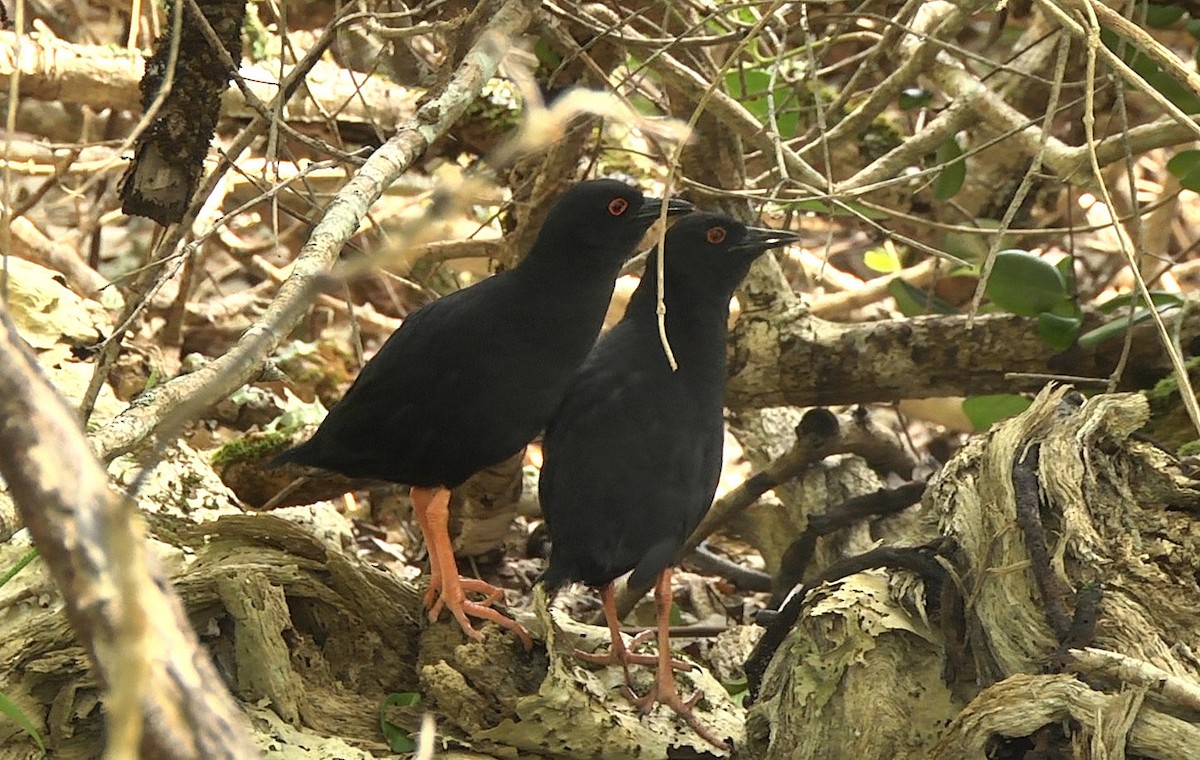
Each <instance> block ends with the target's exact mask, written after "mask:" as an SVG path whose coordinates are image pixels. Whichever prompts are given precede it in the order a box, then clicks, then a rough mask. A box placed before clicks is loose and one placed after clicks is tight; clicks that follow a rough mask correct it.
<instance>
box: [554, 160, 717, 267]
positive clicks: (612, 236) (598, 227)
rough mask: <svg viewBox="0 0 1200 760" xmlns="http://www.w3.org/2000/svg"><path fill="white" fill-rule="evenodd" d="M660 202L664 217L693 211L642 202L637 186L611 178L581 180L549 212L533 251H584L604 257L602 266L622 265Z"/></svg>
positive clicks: (678, 204) (678, 203) (677, 204)
mask: <svg viewBox="0 0 1200 760" xmlns="http://www.w3.org/2000/svg"><path fill="white" fill-rule="evenodd" d="M664 204H665V205H666V207H667V215H668V216H678V215H680V214H686V213H688V212H690V211H692V209H693V206H692V204H690V203H688V202H687V201H684V200H680V199H678V198H670V199H668V200H666V201H663V200H660V199H658V198H647V197H646V196H644V195H642V191H641V190H639V189H637V188H636V187H633V186H632V185H627V184H625V183H624V182H620V181H618V180H615V179H593V180H588V181H586V182H580V183H579V184H577V185H575V186H574V187H572V188H571V189H569V190H567V192H566V193H564V194H563V196H562V197H561V198H559V199H558V202H557V203H556V204H555V205H554V208H552V209H551V210H550V214H549V216H548V217H547V218H546V223H545V225H543V227H542V231H541V234H540V235H539V237H538V247H540V246H542V245H543V244H545V245H547V246H553V247H554V248H555V249H556V250H565V251H570V252H571V253H572V255H577V253H576V252H577V251H578V249H583V252H586V253H587V255H589V256H592V257H597V258H601V259H604V261H603V263H606V264H611V263H617V264H620V263H624V262H625V260H627V259H628V258H630V257H631V256H632V255H633V254H634V253H635V250H636V248H637V244H638V243H639V242H640V241H641V240H642V238H643V237H644V236H645V234H646V230H648V229H650V226H651V225H652V224H654V222H655V220H657V219H658V218H659V216H660V215H661V211H662V207H663V205H664Z"/></svg>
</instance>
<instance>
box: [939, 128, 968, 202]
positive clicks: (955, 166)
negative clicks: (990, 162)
mask: <svg viewBox="0 0 1200 760" xmlns="http://www.w3.org/2000/svg"><path fill="white" fill-rule="evenodd" d="M962 154H963V152H962V147H961V146H960V145H959V144H958V140H957V139H956V138H953V137H951V138H950V139H949V140H947V141H946V142H944V143H942V144H941V146H940V147H938V149H937V162H938V164H940V165H941V166H942V170H941V172H939V173H938V177H937V180H935V181H934V183H933V197H934V198H937V199H938V200H939V201H948V200H950V199H951V198H953V197H954V196H956V195H958V191H959V190H962V186H963V183H964V182H966V179H967V162H966V161H964V160H963V158H962Z"/></svg>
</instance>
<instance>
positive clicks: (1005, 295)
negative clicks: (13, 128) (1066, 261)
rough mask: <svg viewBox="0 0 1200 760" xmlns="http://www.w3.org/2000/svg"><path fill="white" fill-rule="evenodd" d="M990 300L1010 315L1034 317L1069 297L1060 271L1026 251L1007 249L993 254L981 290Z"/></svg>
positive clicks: (1053, 307) (1057, 305) (1060, 303)
mask: <svg viewBox="0 0 1200 760" xmlns="http://www.w3.org/2000/svg"><path fill="white" fill-rule="evenodd" d="M984 292H985V293H987V296H988V298H990V299H992V303H994V304H996V305H997V306H999V307H1000V308H1001V309H1004V310H1005V311H1007V312H1010V313H1012V314H1017V315H1019V316H1022V317H1036V316H1038V315H1039V314H1041V313H1042V312H1044V311H1053V310H1054V309H1055V308H1056V307H1059V306H1061V305H1062V303H1063V302H1064V301H1068V300H1069V299H1070V293H1069V292H1068V290H1067V282H1066V279H1065V278H1064V277H1063V275H1062V272H1060V271H1059V270H1058V268H1057V267H1055V266H1054V265H1053V264H1050V263H1049V262H1047V261H1046V260H1044V259H1042V258H1040V257H1038V256H1034V255H1033V254H1031V253H1028V252H1027V251H1021V250H1017V249H1011V248H1010V249H1007V250H1004V251H1000V252H999V253H997V254H996V263H995V265H994V266H993V267H992V273H991V276H990V277H988V281H987V286H986V287H985V289H984Z"/></svg>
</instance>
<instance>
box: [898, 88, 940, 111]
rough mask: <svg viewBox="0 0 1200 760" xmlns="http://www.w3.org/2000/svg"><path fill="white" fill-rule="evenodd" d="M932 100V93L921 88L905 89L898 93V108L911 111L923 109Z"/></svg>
mask: <svg viewBox="0 0 1200 760" xmlns="http://www.w3.org/2000/svg"><path fill="white" fill-rule="evenodd" d="M932 100H933V93H932V92H930V91H929V90H926V89H924V88H923V87H906V88H904V89H903V90H901V91H900V108H901V109H902V110H904V111H911V110H913V109H916V108H924V107H925V106H927V105H929V103H930V101H932Z"/></svg>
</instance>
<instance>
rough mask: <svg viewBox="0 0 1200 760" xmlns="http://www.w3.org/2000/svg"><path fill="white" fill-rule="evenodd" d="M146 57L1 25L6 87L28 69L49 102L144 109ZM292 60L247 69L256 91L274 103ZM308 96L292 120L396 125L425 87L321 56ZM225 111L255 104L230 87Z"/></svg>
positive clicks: (290, 113) (0, 74)
mask: <svg viewBox="0 0 1200 760" xmlns="http://www.w3.org/2000/svg"><path fill="white" fill-rule="evenodd" d="M144 68H145V59H144V58H143V56H142V54H141V53H140V52H139V51H137V50H126V49H121V48H113V47H112V46H109V45H76V44H73V43H70V42H64V41H62V40H57V39H53V38H46V37H42V36H39V35H30V36H24V37H19V36H18V35H17V34H15V33H13V32H9V31H4V30H0V87H3V88H4V89H5V90H7V89H8V87H9V81H10V80H11V79H12V77H13V76H14V75H15V74H17V73H18V72H19V73H20V77H21V95H22V96H23V97H29V98H36V99H38V100H45V101H62V102H66V103H78V104H80V105H87V106H91V107H92V108H93V109H95V110H98V111H99V110H102V109H105V108H114V109H118V110H122V111H137V110H138V109H139V108H140V106H139V101H140V99H141V92H140V91H139V89H138V82H140V81H141V79H142V71H143V70H144ZM291 68H292V67H291V66H284V67H282V70H281V67H280V66H279V65H278V64H277V63H276V64H268V63H264V64H261V65H250V66H246V67H244V68H242V69H241V72H240V73H241V75H242V77H243V78H244V79H245V80H246V82H247V83H248V85H249V87H250V89H251V92H253V93H254V94H255V95H256V96H257V97H258V98H259V99H260V100H262V101H263V102H267V103H269V102H270V101H271V99H272V98H274V96H275V92H276V90H277V88H276V87H275V86H274V85H272V84H270V82H274V81H277V80H278V79H280V78H281V77H286V76H287V73H288V71H289V70H290V69H291ZM305 85H306V89H307V93H308V97H304V98H292V99H291V100H289V101H288V102H287V104H286V105H285V106H284V111H283V118H284V119H285V120H286V121H289V122H296V121H320V122H324V121H325V120H326V119H327V118H328V114H330V113H333V114H336V115H337V117H338V118H339V119H342V120H344V121H355V122H361V123H364V124H368V123H370V124H375V123H378V124H383V125H389V124H396V123H399V122H401V121H402V120H404V119H408V118H411V117H412V114H413V111H414V110H415V109H416V103H417V100H418V99H419V98H420V97H421V95H422V94H423V93H422V92H421V91H420V90H414V89H412V88H406V87H400V86H398V85H396V84H394V83H391V82H387V81H385V80H383V79H381V78H376V77H357V78H356V77H355V76H354V75H353V73H352V72H349V71H347V70H345V69H343V68H341V67H340V66H337V65H335V64H331V63H325V62H321V63H318V64H317V65H316V66H314V67H313V70H312V72H311V73H310V74H309V75H308V76H307V77H306V78H305ZM222 112H223V113H224V114H226V115H229V116H241V117H249V116H252V115H253V114H254V111H253V109H252V108H251V107H250V105H249V104H247V103H246V97H245V95H244V94H243V93H242V92H241V91H239V90H238V89H237V88H236V87H234V88H230V90H229V91H228V92H227V93H226V94H225V97H224V98H223V101H222Z"/></svg>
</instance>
